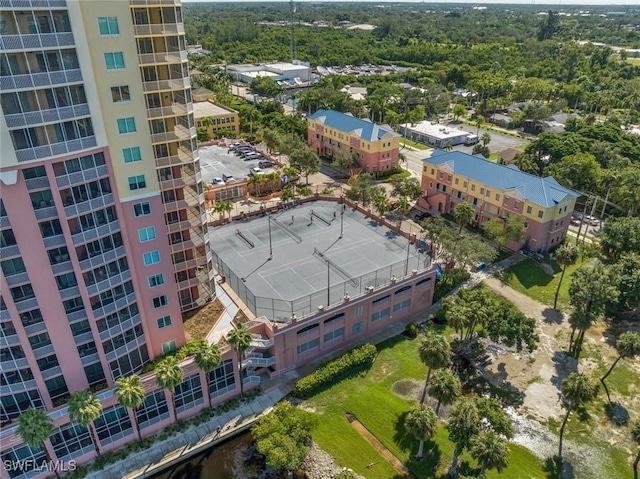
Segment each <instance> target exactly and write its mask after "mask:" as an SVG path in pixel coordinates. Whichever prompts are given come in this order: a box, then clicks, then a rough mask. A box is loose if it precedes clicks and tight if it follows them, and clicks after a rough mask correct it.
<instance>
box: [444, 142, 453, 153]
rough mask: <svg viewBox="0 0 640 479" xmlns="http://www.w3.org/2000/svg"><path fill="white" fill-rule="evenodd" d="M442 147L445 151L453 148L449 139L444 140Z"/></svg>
mask: <svg viewBox="0 0 640 479" xmlns="http://www.w3.org/2000/svg"><path fill="white" fill-rule="evenodd" d="M442 149H443V150H445V151H451V150H452V149H453V143H452V142H451V140H447V141H445V142H444V145H442Z"/></svg>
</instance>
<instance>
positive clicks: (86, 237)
mask: <svg viewBox="0 0 640 479" xmlns="http://www.w3.org/2000/svg"><path fill="white" fill-rule="evenodd" d="M118 231H120V222H119V221H118V220H115V221H112V222H111V223H107V224H105V225H101V226H98V227H96V228H91V229H89V230H86V231H82V232H80V233H76V234H73V235H71V240H72V241H73V244H74V245H76V246H77V245H79V244H82V243H86V242H87V241H93V240H95V239H97V238H100V237H101V236H105V235H107V234H109V233H117V232H118Z"/></svg>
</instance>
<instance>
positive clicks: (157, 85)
mask: <svg viewBox="0 0 640 479" xmlns="http://www.w3.org/2000/svg"><path fill="white" fill-rule="evenodd" d="M9 78H11V77H9ZM189 87H191V81H190V80H189V78H178V79H173V80H157V81H145V82H142V89H143V90H144V91H145V93H149V92H152V91H164V90H184V89H185V88H189Z"/></svg>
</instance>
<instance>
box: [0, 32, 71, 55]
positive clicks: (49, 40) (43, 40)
mask: <svg viewBox="0 0 640 479" xmlns="http://www.w3.org/2000/svg"><path fill="white" fill-rule="evenodd" d="M74 45H75V42H74V41H73V33H71V32H61V33H35V34H27V35H2V36H0V50H4V51H8V50H41V49H43V48H55V47H72V46H74Z"/></svg>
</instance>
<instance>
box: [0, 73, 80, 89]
mask: <svg viewBox="0 0 640 479" xmlns="http://www.w3.org/2000/svg"><path fill="white" fill-rule="evenodd" d="M81 81H82V73H81V72H80V69H76V70H63V71H56V72H41V73H29V74H23V75H13V76H6V77H0V90H3V91H7V90H18V89H30V88H31V89H35V88H41V87H46V86H57V85H62V84H66V83H79V82H81Z"/></svg>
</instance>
